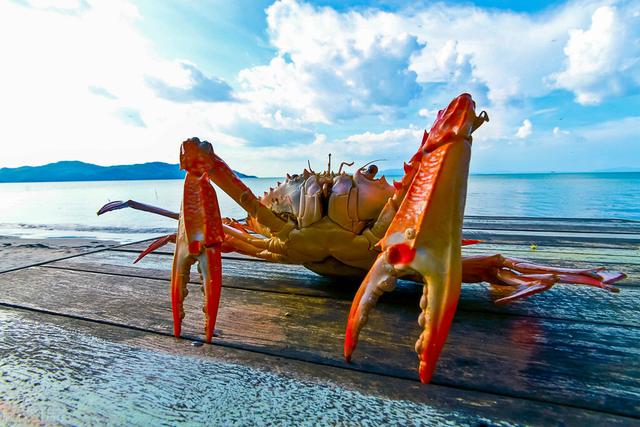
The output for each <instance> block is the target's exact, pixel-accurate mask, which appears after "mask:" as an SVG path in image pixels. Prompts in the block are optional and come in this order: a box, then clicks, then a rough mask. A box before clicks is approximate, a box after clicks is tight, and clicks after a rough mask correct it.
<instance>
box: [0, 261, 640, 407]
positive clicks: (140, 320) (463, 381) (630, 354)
mask: <svg viewBox="0 0 640 427" xmlns="http://www.w3.org/2000/svg"><path fill="white" fill-rule="evenodd" d="M265 280H267V279H265ZM159 285H160V282H159V281H157V280H149V279H139V278H126V280H125V279H124V278H123V277H119V276H113V275H104V274H90V273H85V272H73V271H65V270H57V269H47V268H40V267H34V268H32V269H29V270H20V271H17V272H14V273H10V274H4V275H0V288H1V289H2V296H1V297H0V299H1V301H2V303H3V304H5V305H6V304H13V305H17V306H21V307H28V308H33V309H38V310H47V311H52V312H56V313H61V314H66V315H72V316H80V317H83V318H87V319H93V320H96V321H107V322H113V323H116V324H121V325H129V326H131V327H135V328H140V329H143V330H148V331H155V332H158V333H167V332H168V331H170V330H171V311H170V307H169V303H168V296H167V294H168V292H167V290H166V288H165V286H159ZM190 290H191V297H190V298H188V299H187V301H186V304H185V311H186V313H187V317H186V319H185V323H184V326H183V330H184V333H185V335H187V336H196V337H199V336H201V330H202V321H203V320H202V313H201V306H202V300H201V298H194V296H197V295H198V292H197V291H198V286H193V285H192V286H190ZM348 309H349V302H347V301H341V300H335V299H327V298H319V297H307V296H305V297H303V296H297V295H288V294H280V293H271V292H256V291H247V290H240V289H233V288H228V287H227V288H223V291H222V304H221V308H220V313H219V320H218V328H219V329H220V330H221V331H220V335H221V336H220V337H219V338H218V339H217V341H216V342H217V344H218V345H223V346H231V347H239V348H244V349H250V350H254V351H259V352H263V353H267V354H272V355H280V356H286V357H290V358H297V359H301V360H306V361H311V362H316V363H323V364H327V365H331V366H340V367H346V368H350V369H357V370H362V371H367V372H376V373H384V374H386V375H392V376H396V377H401V378H409V379H415V378H416V373H415V365H416V358H415V354H414V352H413V342H414V341H415V339H416V337H417V336H418V332H419V331H418V327H417V324H416V318H417V314H418V311H417V307H416V308H415V309H410V308H407V307H406V306H405V305H401V304H390V303H387V304H380V305H379V306H378V308H377V310H375V312H374V313H373V315H372V316H371V318H370V321H369V325H368V327H367V329H366V330H365V331H364V333H363V336H362V340H361V344H360V346H359V349H358V352H357V354H356V356H355V359H354V363H353V364H350V365H348V364H346V363H345V362H344V361H343V360H342V356H341V354H342V344H343V343H342V339H343V333H344V323H345V320H346V316H347V313H348ZM638 338H640V333H639V329H638V328H634V327H628V326H616V325H602V324H592V323H580V322H568V321H558V320H548V319H537V318H531V317H527V318H525V317H518V316H515V317H514V316H504V315H497V314H490V313H483V314H482V315H478V314H477V313H473V312H465V311H461V312H459V313H458V314H457V316H456V320H455V322H454V325H453V327H452V330H451V334H450V336H449V340H448V344H447V346H446V348H445V350H444V352H443V354H442V357H441V360H440V364H439V369H438V371H437V372H436V374H435V377H434V382H435V384H440V385H448V386H453V387H458V388H464V389H469V390H478V391H485V392H490V393H496V394H501V395H508V396H514V397H521V398H529V399H535V400H540V401H545V402H552V403H562V404H568V405H572V406H576V407H580V408H590V409H597V410H600V411H605V412H608V413H614V414H619V415H625V416H633V417H638V416H640V381H639V379H640V349H638V346H637V342H638Z"/></svg>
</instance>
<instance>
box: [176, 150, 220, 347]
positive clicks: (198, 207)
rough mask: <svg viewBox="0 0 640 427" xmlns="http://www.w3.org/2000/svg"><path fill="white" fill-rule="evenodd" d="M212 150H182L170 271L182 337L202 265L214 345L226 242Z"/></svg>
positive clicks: (209, 332)
mask: <svg viewBox="0 0 640 427" xmlns="http://www.w3.org/2000/svg"><path fill="white" fill-rule="evenodd" d="M209 151H212V149H211V145H210V144H209V143H201V142H200V141H199V140H187V141H185V142H183V144H182V147H181V152H180V167H181V168H183V169H186V171H187V174H186V177H185V180H184V193H183V200H182V207H181V209H180V218H179V223H178V233H177V236H176V249H175V254H174V258H173V269H172V272H171V303H172V308H173V333H174V335H175V336H176V337H179V336H180V332H181V325H182V319H183V317H184V308H183V302H184V299H185V297H186V296H187V293H188V291H187V283H188V282H189V274H190V270H191V266H192V265H193V264H194V263H195V262H198V263H199V270H200V274H201V275H202V287H203V290H204V299H205V302H204V309H203V311H204V313H205V340H206V341H207V342H211V339H212V338H213V332H214V328H215V322H216V317H217V313H218V305H219V302H220V290H221V287H222V263H221V256H220V254H221V248H222V243H223V241H224V233H223V227H222V220H221V217H220V209H219V206H218V199H217V197H216V192H215V190H214V188H213V186H212V185H211V182H210V181H209V175H208V173H207V168H206V162H205V160H206V157H207V156H208V154H209V153H208V152H209Z"/></svg>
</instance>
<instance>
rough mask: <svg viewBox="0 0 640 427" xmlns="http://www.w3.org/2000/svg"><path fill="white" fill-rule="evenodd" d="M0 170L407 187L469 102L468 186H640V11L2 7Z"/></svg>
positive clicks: (598, 3) (298, 5)
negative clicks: (629, 173) (197, 153)
mask: <svg viewBox="0 0 640 427" xmlns="http://www.w3.org/2000/svg"><path fill="white" fill-rule="evenodd" d="M0 58H1V59H0V64H1V66H0V167H16V166H23V165H42V164H46V163H51V162H55V161H59V160H81V161H85V162H90V163H96V164H100V165H113V164H132V163H144V162H151V161H164V162H169V163H177V161H178V151H179V146H180V142H181V141H183V140H185V139H187V138H189V137H192V136H197V137H199V138H201V139H206V140H208V141H210V142H211V143H212V144H213V146H214V150H215V151H216V153H217V154H218V155H220V156H221V157H223V158H224V159H225V160H226V161H227V163H228V164H229V165H230V166H231V167H233V168H234V169H236V170H240V171H242V172H244V173H249V174H252V175H258V176H283V175H284V174H285V173H287V172H289V173H295V172H300V171H301V170H302V169H303V168H304V167H305V166H306V165H307V162H310V164H311V166H312V167H313V168H314V169H317V170H322V169H324V168H326V163H327V155H328V154H329V153H332V155H333V157H332V158H333V160H334V162H335V164H337V163H339V162H341V161H346V162H351V161H355V162H356V165H355V166H354V168H355V167H357V166H358V165H362V164H364V163H366V162H368V161H371V160H377V159H382V161H379V162H378V165H379V167H380V169H383V170H385V169H397V168H400V167H401V166H402V162H403V161H404V160H408V159H409V158H410V157H411V155H412V154H413V153H414V152H415V151H416V149H417V148H418V146H419V143H420V139H421V135H422V131H423V130H424V129H428V128H429V127H430V126H431V124H432V123H433V120H434V118H435V115H436V114H437V111H438V110H439V109H441V108H444V107H445V106H446V105H447V104H448V103H449V101H450V100H451V99H453V98H454V97H456V96H457V95H459V94H460V93H462V92H468V93H471V94H472V95H473V98H474V99H475V101H476V104H477V107H478V112H479V111H480V110H486V111H487V112H488V114H489V117H490V119H491V121H490V122H489V123H487V124H485V125H484V126H483V127H482V128H480V129H479V130H478V131H476V133H475V134H474V143H473V154H472V161H471V171H472V172H474V173H495V172H548V171H555V172H575V171H599V170H611V169H620V168H636V169H640V140H639V139H638V133H639V131H640V0H634V1H614V0H595V1H571V2H546V1H533V0H532V1H527V2H512V1H501V0H488V1H477V2H471V1H462V2H433V1H414V2H404V1H381V0H369V1H366V0H358V1H354V2H341V1H332V0H320V1H302V0H279V1H263V0H256V1H225V0H209V1H200V0H184V1H162V2H159V1H155V0H110V1H104V0H100V1H98V0H95V1H94V0H57V1H56V0H52V1H44V0H0Z"/></svg>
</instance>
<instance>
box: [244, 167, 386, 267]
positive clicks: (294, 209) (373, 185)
mask: <svg viewBox="0 0 640 427" xmlns="http://www.w3.org/2000/svg"><path fill="white" fill-rule="evenodd" d="M377 171H378V168H377V167H376V166H375V165H371V166H369V167H368V168H362V169H359V170H357V171H356V172H355V173H354V174H353V175H350V174H347V173H344V172H342V173H331V172H323V173H316V172H309V171H308V170H306V169H305V171H304V172H303V173H302V174H294V175H287V177H286V179H285V181H284V182H282V183H278V185H277V186H276V187H275V188H272V189H270V191H269V192H265V193H264V195H263V196H262V197H261V198H260V201H261V202H262V203H263V204H264V205H265V206H266V207H268V208H269V209H271V210H272V211H273V212H274V213H275V214H276V215H278V216H279V217H281V218H283V219H285V220H287V221H289V223H290V224H292V226H291V228H290V229H289V230H285V231H284V233H280V234H279V235H278V236H272V235H270V234H269V232H268V231H267V230H265V229H264V227H261V226H260V224H258V221H257V220H255V218H252V217H249V218H247V223H248V224H249V226H250V227H251V228H252V229H254V230H256V231H258V232H259V233H261V234H265V235H267V236H269V237H274V239H272V241H273V242H274V244H278V245H279V246H281V247H282V248H283V249H284V251H285V253H286V254H287V255H288V256H289V258H290V259H291V260H292V261H294V262H298V263H301V264H303V265H304V266H305V267H307V268H309V269H310V270H312V271H315V272H317V273H320V274H324V275H330V276H353V277H362V276H363V275H364V273H366V271H367V269H368V268H369V267H370V266H371V262H372V261H373V260H374V259H375V257H376V255H377V254H378V252H379V251H378V250H376V249H374V245H375V243H377V239H372V238H366V237H364V236H362V233H363V232H364V231H365V230H367V229H368V227H369V226H370V225H371V224H372V223H373V222H375V221H376V220H377V219H378V216H379V215H380V212H381V210H382V208H383V207H384V205H385V203H387V201H388V200H389V198H390V197H391V196H393V193H394V187H393V186H392V185H390V184H389V183H388V182H387V180H386V179H385V178H384V176H382V177H380V178H376V177H375V175H376V173H377Z"/></svg>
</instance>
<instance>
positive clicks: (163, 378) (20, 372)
mask: <svg viewBox="0 0 640 427" xmlns="http://www.w3.org/2000/svg"><path fill="white" fill-rule="evenodd" d="M0 319H2V322H0V337H2V338H0V357H1V358H2V360H3V363H2V364H1V365H0V375H1V376H2V378H3V381H2V382H0V395H2V399H1V400H2V402H1V403H0V414H4V416H5V417H6V418H5V419H4V420H5V421H6V422H7V423H9V424H11V423H12V422H11V421H14V420H12V419H11V418H12V417H13V418H15V420H17V421H22V422H24V421H29V423H31V424H72V425H84V424H96V423H97V424H103V425H105V424H108V425H111V424H125V425H133V424H146V425H159V424H177V423H182V422H189V423H202V424H236V423H241V424H243V423H244V422H251V423H253V424H283V423H284V424H289V423H294V424H295V423H299V422H301V421H302V420H304V421H305V422H307V423H310V424H334V425H335V424H359V425H364V424H380V423H384V424H388V423H392V424H403V425H408V424H412V425H419V424H428V425H435V424H456V425H488V424H490V425H502V424H503V423H509V424H526V425H552V424H562V425H631V424H632V423H634V422H636V420H633V419H629V418H624V417H620V416H614V415H609V414H604V413H599V412H595V411H590V410H583V409H576V408H571V407H565V406H560V405H554V404H546V403H540V402H536V401H530V400H523V399H515V398H509V397H504V396H497V395H491V394H486V393H481V392H475V391H470V390H458V389H454V388H450V387H443V386H438V385H433V384H432V385H429V386H423V385H420V384H418V383H416V382H414V381H408V380H403V379H397V378H390V377H386V376H379V375H375V374H362V373H357V372H354V371H350V370H345V369H340V368H333V367H327V366H324V367H322V369H320V368H319V367H318V365H315V364H310V363H305V362H301V361H296V360H291V359H286V358H280V357H269V356H265V355H262V354H256V353H252V352H247V351H242V350H236V349H229V348H221V347H219V346H209V345H204V346H200V347H194V346H192V345H190V344H189V342H188V341H186V340H175V339H172V338H168V337H164V336H159V335H157V334H152V333H147V332H144V331H136V330H131V329H126V328H121V327H115V326H110V325H104V324H97V323H93V322H86V321H81V320H77V319H71V318H65V317H60V316H52V315H47V314H42V313H36V312H29V311H25V310H17V309H10V308H6V307H5V308H0ZM43 348H46V351H45V352H43V351H41V350H42V349H43ZM34 355H37V357H34ZM52 375H53V376H54V381H50V377H51V376H52ZM43 395H46V396H49V399H47V400H44V399H41V398H40V397H41V396H43ZM320 397H321V398H320ZM50 399H55V402H51V400H50ZM2 420H3V417H2V415H0V421H2Z"/></svg>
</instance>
